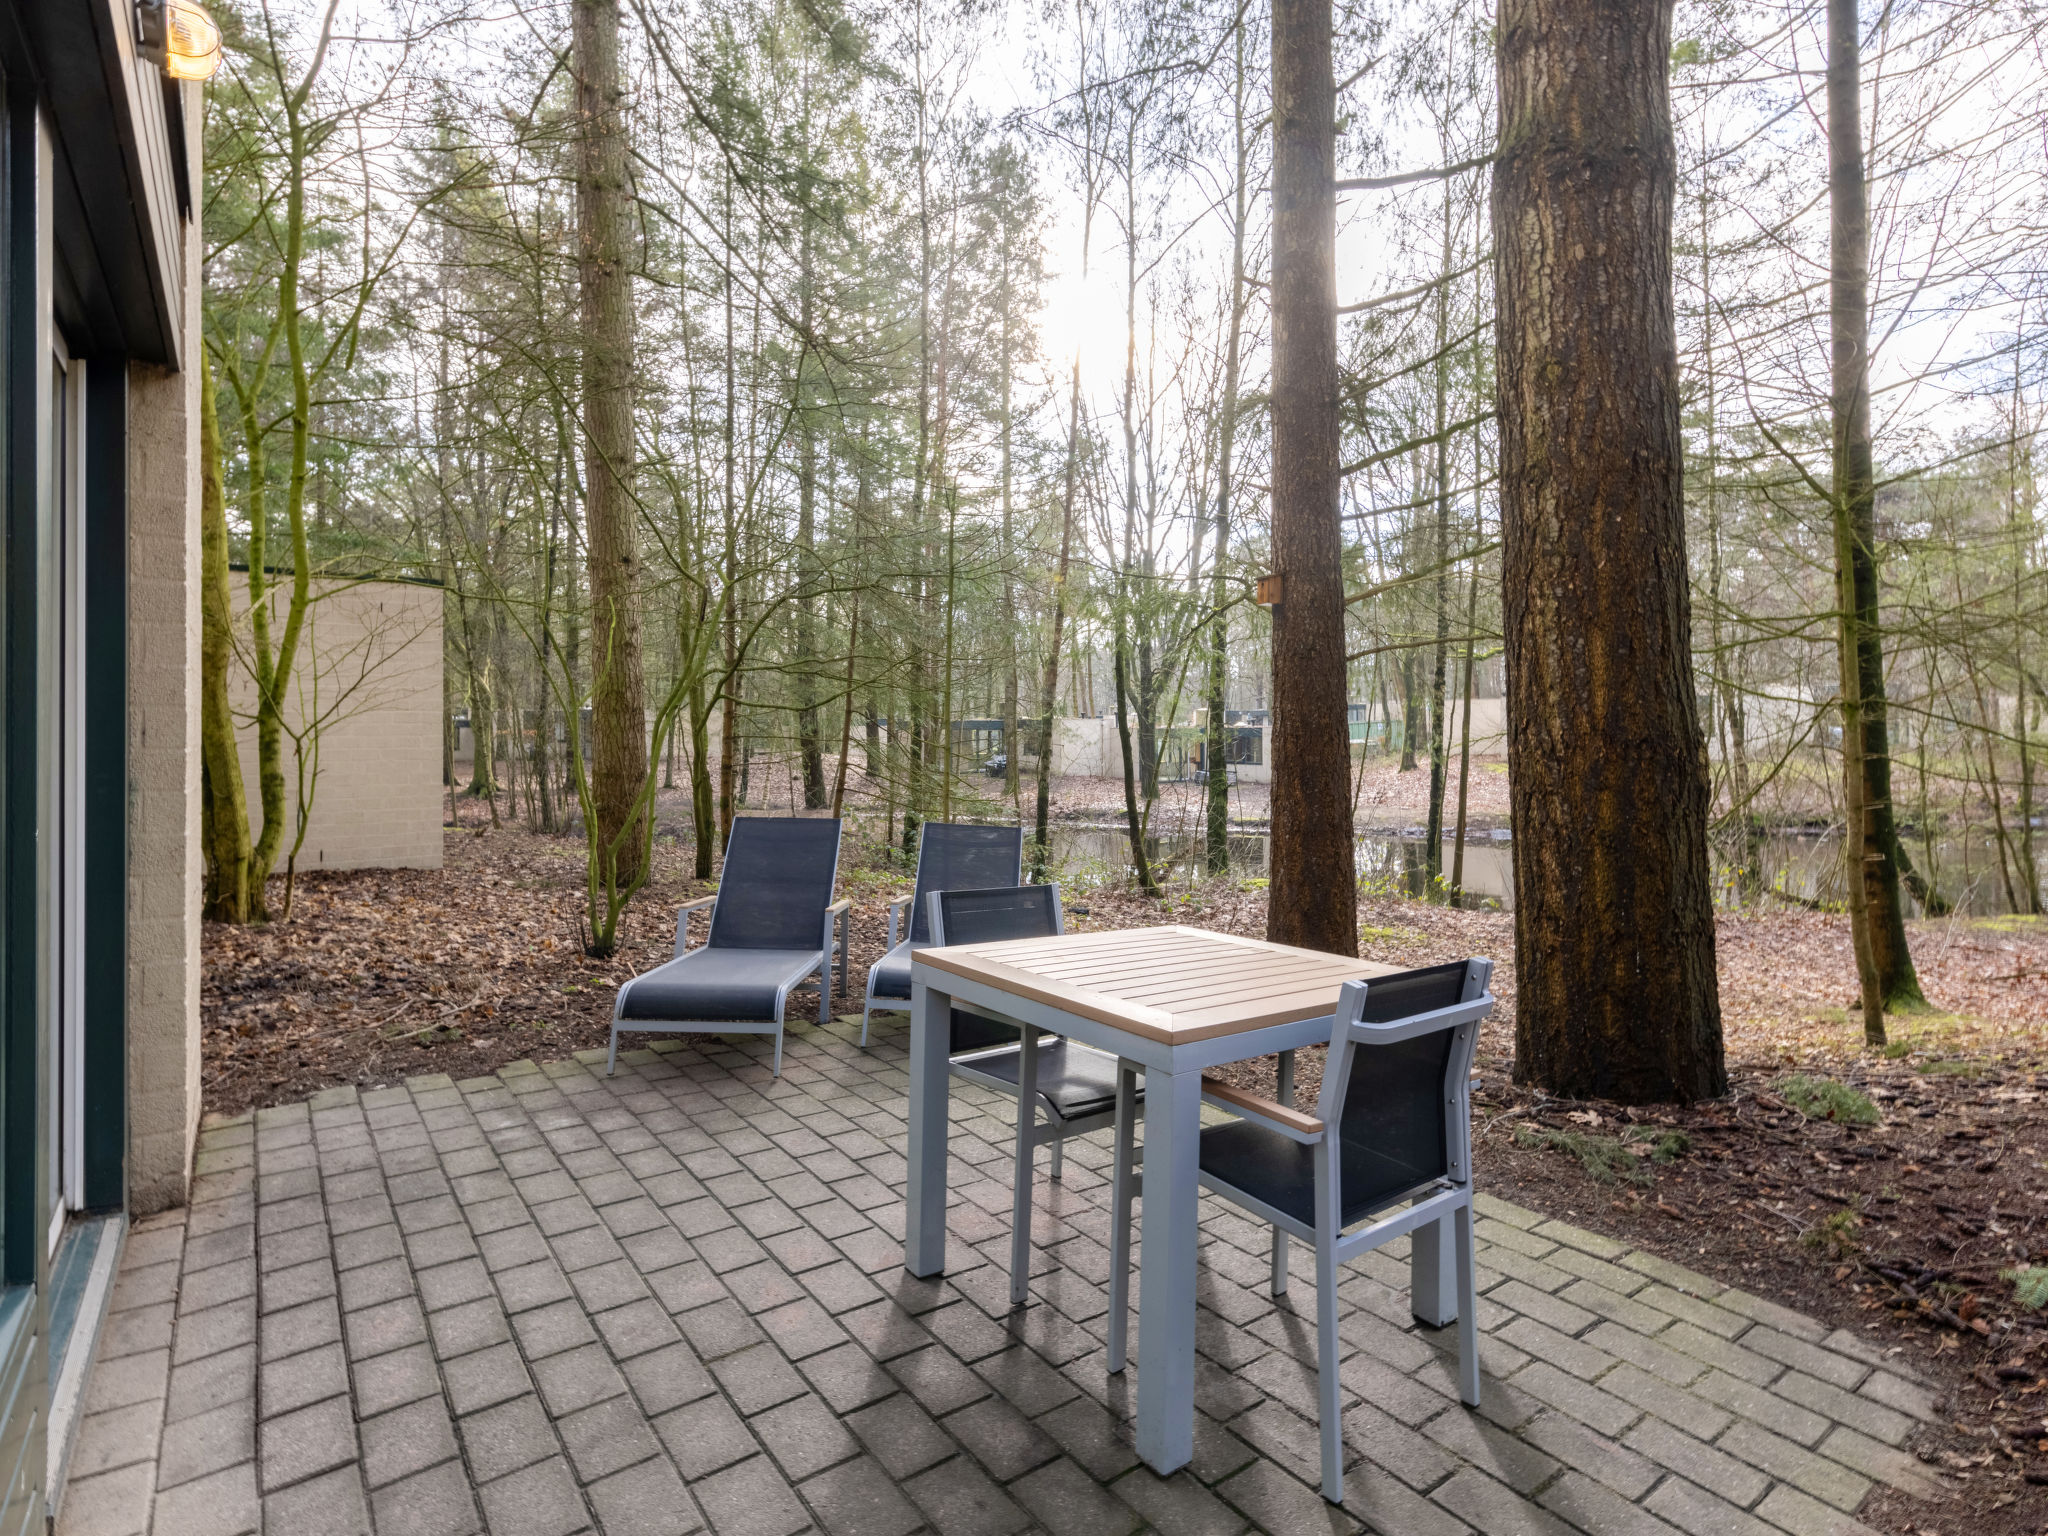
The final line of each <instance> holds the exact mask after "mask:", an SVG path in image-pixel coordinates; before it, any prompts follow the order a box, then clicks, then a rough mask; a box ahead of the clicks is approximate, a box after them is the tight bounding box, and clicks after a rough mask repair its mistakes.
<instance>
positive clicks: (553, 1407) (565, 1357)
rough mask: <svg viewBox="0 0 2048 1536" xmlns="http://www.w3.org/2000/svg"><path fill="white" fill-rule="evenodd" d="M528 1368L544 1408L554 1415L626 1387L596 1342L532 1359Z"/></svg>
mask: <svg viewBox="0 0 2048 1536" xmlns="http://www.w3.org/2000/svg"><path fill="white" fill-rule="evenodd" d="M532 1371H533V1380H534V1384H535V1385H536V1386H538V1387H539V1388H540V1395H541V1397H542V1399H543V1400H544V1401H545V1402H546V1403H547V1405H548V1412H549V1413H552V1414H553V1415H555V1417H557V1418H560V1417H562V1416H563V1415H564V1414H569V1413H574V1412H575V1411H576V1410H577V1409H578V1408H587V1407H589V1406H590V1405H591V1404H592V1403H597V1402H602V1401H604V1399H606V1398H608V1397H613V1396H616V1395H617V1394H619V1393H621V1392H623V1391H625V1390H626V1383H625V1379H624V1378H623V1377H621V1376H620V1375H619V1372H618V1368H617V1367H616V1366H614V1365H613V1364H612V1362H611V1359H610V1357H609V1356H607V1355H606V1354H605V1352H604V1348H603V1346H601V1345H597V1344H586V1345H584V1346H583V1347H582V1348H581V1349H572V1350H568V1351H566V1352H565V1353H563V1354H559V1355H550V1356H548V1358H547V1359H545V1360H536V1361H534V1362H533V1364H532Z"/></svg>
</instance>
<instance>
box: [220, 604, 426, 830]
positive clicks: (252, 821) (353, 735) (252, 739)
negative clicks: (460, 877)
mask: <svg viewBox="0 0 2048 1536" xmlns="http://www.w3.org/2000/svg"><path fill="white" fill-rule="evenodd" d="M244 580H245V578H244V577H243V576H242V575H241V574H240V573H237V575H236V578H235V585H236V587H237V588H238V589H242V590H246V589H245V588H244V587H243V583H244ZM288 596H289V591H288V589H287V591H285V592H273V593H272V594H271V595H270V602H271V626H272V633H273V634H275V633H276V632H277V631H278V629H279V628H281V627H282V625H283V621H284V611H285V606H286V601H287V599H288ZM239 617H240V618H241V620H242V622H241V624H240V625H239V626H238V632H239V633H241V634H243V635H246V634H247V622H246V620H247V610H246V608H244V609H243V611H242V613H241V615H240V616H239ZM441 639H442V637H441V589H440V588H439V587H435V586H425V585H421V584H419V583H415V582H401V581H353V582H330V583H326V584H324V585H321V586H316V587H315V588H314V600H313V604H312V607H311V609H310V615H309V618H308V620H307V624H306V633H305V638H304V640H302V641H301V643H300V664H299V666H298V668H297V669H296V675H295V677H294V679H293V683H292V686H291V688H290V690H289V703H288V706H287V708H286V711H285V720H286V725H287V730H288V733H289V732H293V731H303V730H304V729H305V727H306V724H307V722H309V721H314V722H318V731H317V735H318V743H319V773H318V776H317V778H316V779H315V780H314V783H313V795H312V815H311V818H310V819H309V821H308V823H307V827H306V838H305V842H304V844H303V845H302V846H301V848H300V850H299V855H298V868H299V869H301V870H315V869H336V870H339V869H439V868H440V867H441V806H442V801H441V686H442V656H441ZM232 683H233V686H232V689H231V692H230V697H231V701H232V703H233V705H234V709H235V714H236V718H237V721H238V729H237V735H238V737H239V741H240V746H241V752H242V783H243V785H244V786H245V788H246V789H247V792H248V796H249V827H250V831H251V834H252V835H253V834H254V833H255V832H256V831H257V829H259V828H260V827H261V825H262V819H263V807H262V801H261V795H262V786H261V783H260V782H259V780H258V777H257V772H256V722H255V709H256V685H255V679H254V677H253V676H252V674H251V673H250V671H249V670H248V666H247V658H246V653H242V659H241V664H240V665H237V666H236V667H235V668H234V669H233V677H232ZM307 750H308V751H310V750H311V743H310V742H309V743H308V749H307ZM284 779H285V818H286V831H285V838H284V841H283V843H282V844H281V845H280V849H279V853H278V861H277V868H278V869H279V870H282V869H283V868H284V867H285V861H286V857H287V856H288V855H289V853H290V852H291V847H292V840H293V835H294V829H295V828H296V826H297V820H298V796H297V769H296V764H295V756H294V752H293V747H292V739H291V735H290V734H287V736H286V738H285V743H284Z"/></svg>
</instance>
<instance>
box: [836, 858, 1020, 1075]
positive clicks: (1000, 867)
mask: <svg viewBox="0 0 2048 1536" xmlns="http://www.w3.org/2000/svg"><path fill="white" fill-rule="evenodd" d="M1023 870H1024V829H1023V828H1022V827H976V826H969V825H967V824H966V823H964V822H952V821H928V822H926V823H925V824H924V825H923V826H922V827H920V828H919V829H918V833H917V889H916V891H915V892H914V893H912V894H911V895H909V896H899V897H897V898H896V899H895V900H894V901H892V902H890V903H889V952H888V953H887V954H886V955H884V956H882V958H881V959H880V960H877V961H876V962H875V963H874V965H873V967H872V968H870V970H869V971H868V995H867V1002H866V1003H865V1005H864V1006H863V1007H862V1008H861V1012H860V1043H861V1044H862V1045H866V1044H867V1043H868V1016H869V1015H870V1014H872V1013H874V1012H876V1011H877V1010H879V1011H881V1012H883V1013H887V1012H889V1011H890V1010H892V1009H897V1010H901V1011H902V1012H905V1013H908V1012H909V1011H910V952H911V951H912V950H913V949H923V948H924V947H925V945H926V944H928V943H930V942H931V912H930V908H929V906H928V903H929V902H930V900H931V894H932V892H933V891H953V890H969V889H983V888H986V887H989V886H1014V885H1015V884H1016V883H1017V881H1018V878H1019V877H1020V876H1021V875H1022V873H1023ZM905 907H908V908H909V909H910V928H909V931H908V932H901V930H900V927H899V924H898V916H899V914H900V913H901V912H902V909H903V908H905ZM899 933H901V939H902V942H901V943H898V942H897V939H898V936H899Z"/></svg>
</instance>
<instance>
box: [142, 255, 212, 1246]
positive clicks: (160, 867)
mask: <svg viewBox="0 0 2048 1536" xmlns="http://www.w3.org/2000/svg"><path fill="white" fill-rule="evenodd" d="M184 244H185V250H184V258H185V284H184V310H185V325H186V335H187V337H188V338H189V339H190V340H191V343H192V345H191V352H192V354H193V355H195V356H196V355H197V351H198V341H197V338H198V335H199V315H198V307H199V236H198V231H197V230H196V228H195V227H194V226H192V225H190V224H187V225H185V226H184ZM128 730H129V737H128V762H129V770H128V771H129V823H128V1210H129V1214H130V1216H133V1217H141V1216H147V1215H149V1214H151V1213H153V1212H155V1211H160V1210H163V1209H165V1208H167V1207H170V1206H174V1205H182V1204H184V1203H185V1198H186V1193H187V1178H188V1175H189V1172H190V1169H191V1166H192V1146H193V1141H194V1138H195V1137H196V1136H197V1135H198V1131H199V980H200V969H199V907H200V880H201V873H202V871H201V864H200V847H199V804H200V801H199V375H198V373H197V372H196V371H188V372H184V373H173V372H171V371H169V370H167V369H164V368H159V367H155V366H153V365H150V364H143V363H137V364H133V365H131V366H130V369H129V375H128Z"/></svg>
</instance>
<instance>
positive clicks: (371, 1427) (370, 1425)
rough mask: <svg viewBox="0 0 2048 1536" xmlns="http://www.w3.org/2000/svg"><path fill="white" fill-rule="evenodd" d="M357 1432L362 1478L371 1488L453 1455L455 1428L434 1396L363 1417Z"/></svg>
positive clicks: (379, 1486) (442, 1405)
mask: <svg viewBox="0 0 2048 1536" xmlns="http://www.w3.org/2000/svg"><path fill="white" fill-rule="evenodd" d="M358 1432H359V1433H360V1434H361V1436H362V1445H363V1481H364V1482H365V1483H367V1484H368V1485H369V1486H370V1487H371V1488H373V1489H375V1488H381V1487H383V1486H384V1485H385V1484H386V1483H395V1482H397V1481H398V1480H399V1479H401V1478H407V1477H411V1476H412V1475H413V1474H414V1473H415V1472H424V1471H425V1470H426V1469H427V1468H429V1467H436V1466H439V1465H440V1464H441V1463H442V1462H444V1461H447V1460H450V1459H451V1458H452V1457H453V1456H454V1455H455V1429H454V1426H453V1425H452V1424H450V1423H449V1422H448V1409H447V1407H446V1406H445V1405H444V1404H443V1403H442V1401H441V1400H440V1398H438V1397H423V1398H421V1399H420V1400H419V1401H418V1402H416V1403H408V1404H406V1406H405V1407H403V1408H394V1409H392V1410H391V1411H390V1412H389V1413H382V1414H379V1415H378V1416H377V1417H376V1418H374V1419H365V1420H363V1422H362V1425H361V1428H360V1430H359V1431H358Z"/></svg>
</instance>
